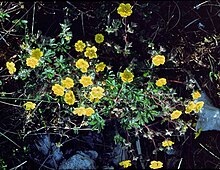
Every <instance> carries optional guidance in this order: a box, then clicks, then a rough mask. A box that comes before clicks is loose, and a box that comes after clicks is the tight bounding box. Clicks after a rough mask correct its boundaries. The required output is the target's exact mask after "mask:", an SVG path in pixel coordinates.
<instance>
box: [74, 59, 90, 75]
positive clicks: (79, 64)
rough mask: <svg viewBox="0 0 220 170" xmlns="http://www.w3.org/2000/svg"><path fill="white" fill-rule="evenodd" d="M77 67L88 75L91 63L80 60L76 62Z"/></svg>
mask: <svg viewBox="0 0 220 170" xmlns="http://www.w3.org/2000/svg"><path fill="white" fill-rule="evenodd" d="M76 67H77V68H79V69H81V71H82V72H83V73H86V72H87V69H88V68H89V63H88V62H87V61H85V60H84V59H79V60H77V62H76Z"/></svg>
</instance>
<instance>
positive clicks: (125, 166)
mask: <svg viewBox="0 0 220 170" xmlns="http://www.w3.org/2000/svg"><path fill="white" fill-rule="evenodd" d="M119 165H120V166H123V167H124V168H127V167H129V166H131V165H132V164H131V160H125V161H121V162H120V163H119Z"/></svg>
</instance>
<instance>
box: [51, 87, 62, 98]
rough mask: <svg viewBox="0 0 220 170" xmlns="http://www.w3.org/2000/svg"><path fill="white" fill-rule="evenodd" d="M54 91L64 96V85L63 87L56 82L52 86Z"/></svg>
mask: <svg viewBox="0 0 220 170" xmlns="http://www.w3.org/2000/svg"><path fill="white" fill-rule="evenodd" d="M52 90H53V93H54V94H55V95H57V96H63V95H64V87H62V86H61V85H59V84H55V85H53V86H52Z"/></svg>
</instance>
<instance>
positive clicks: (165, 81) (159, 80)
mask: <svg viewBox="0 0 220 170" xmlns="http://www.w3.org/2000/svg"><path fill="white" fill-rule="evenodd" d="M166 84H167V80H166V79H165V78H160V79H158V80H157V81H156V85H157V86H158V87H161V86H163V85H166Z"/></svg>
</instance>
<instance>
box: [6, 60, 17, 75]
mask: <svg viewBox="0 0 220 170" xmlns="http://www.w3.org/2000/svg"><path fill="white" fill-rule="evenodd" d="M6 67H7V69H8V72H9V74H14V73H15V72H16V68H15V63H13V62H6Z"/></svg>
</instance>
